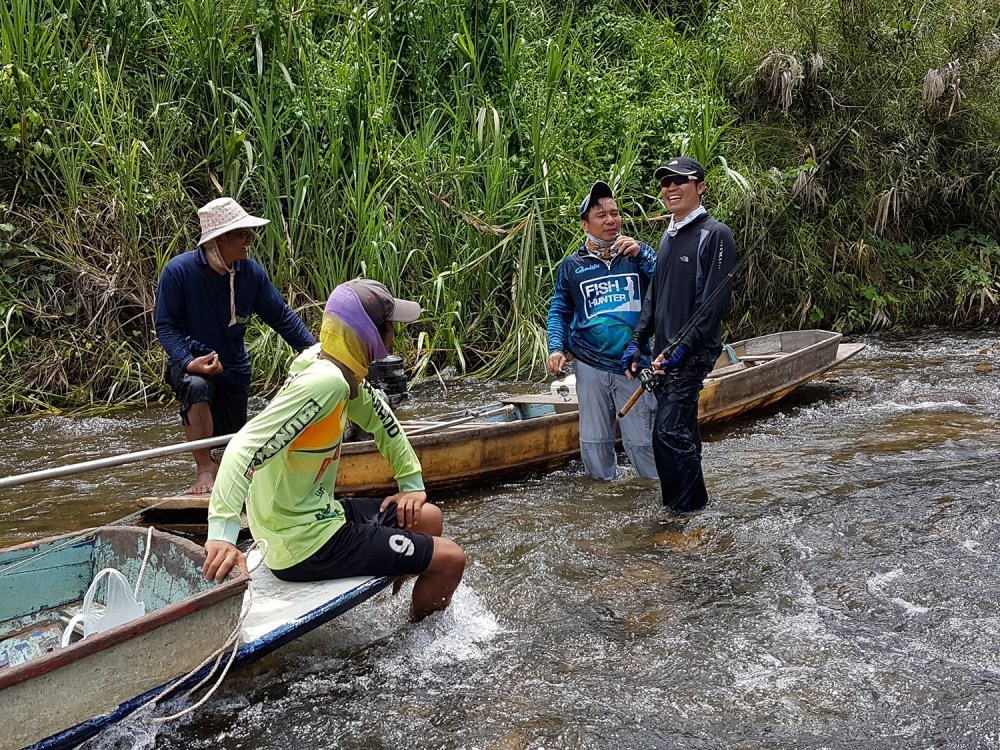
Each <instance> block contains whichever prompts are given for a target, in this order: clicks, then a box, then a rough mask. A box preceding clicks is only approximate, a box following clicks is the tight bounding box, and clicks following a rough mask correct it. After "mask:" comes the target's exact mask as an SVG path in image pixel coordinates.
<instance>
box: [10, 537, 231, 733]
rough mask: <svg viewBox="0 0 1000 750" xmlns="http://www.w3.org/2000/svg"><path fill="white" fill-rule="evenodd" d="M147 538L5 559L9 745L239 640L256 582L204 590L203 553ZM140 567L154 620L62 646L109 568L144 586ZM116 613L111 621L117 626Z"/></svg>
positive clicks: (19, 551)
mask: <svg viewBox="0 0 1000 750" xmlns="http://www.w3.org/2000/svg"><path fill="white" fill-rule="evenodd" d="M148 532H149V530H148V529H142V528H136V527H124V526H120V527H108V528H103V529H99V530H96V531H93V532H89V533H87V532H84V533H77V534H67V535H63V536H56V537H50V538H47V539H43V540H40V541H36V542H31V543H27V544H22V545H18V546H17V547H12V548H9V549H6V550H3V551H2V552H0V716H4V717H5V719H6V720H5V722H4V731H3V732H2V733H0V748H3V749H4V750H6V749H7V748H22V747H24V746H26V745H31V744H32V743H35V742H38V741H41V740H44V739H45V738H47V737H50V736H51V735H54V734H58V733H59V732H62V731H63V730H66V729H68V728H70V727H73V726H76V725H78V724H80V723H81V722H86V721H89V720H91V719H92V718H93V717H95V716H99V715H101V714H104V713H107V712H108V711H111V710H113V709H115V708H116V707H117V706H118V705H119V704H121V703H122V702H124V701H126V700H128V699H130V698H132V697H133V696H135V695H137V694H141V693H144V692H145V691H147V690H149V689H150V688H153V687H155V686H158V685H162V684H163V683H165V682H167V681H169V680H172V679H174V678H176V677H178V676H180V675H183V674H185V673H187V672H189V671H191V670H193V669H195V668H197V667H198V666H199V665H200V664H201V663H202V661H204V660H205V659H206V658H207V657H208V656H209V655H211V654H212V653H213V652H214V651H215V650H216V649H218V648H219V647H220V646H222V644H223V643H224V642H225V639H226V637H227V635H229V634H230V633H232V632H233V630H234V628H235V627H236V624H237V623H238V622H239V619H240V612H241V609H242V606H243V593H244V591H245V590H246V588H247V585H248V583H249V578H248V577H247V576H246V575H245V574H239V573H233V574H231V575H230V576H229V578H228V579H227V580H226V581H224V582H223V583H221V584H218V585H216V584H214V583H211V584H210V583H206V582H205V581H204V580H203V578H202V575H201V566H202V562H203V560H204V553H203V550H202V548H201V547H200V546H198V545H196V544H195V543H194V542H191V541H188V540H186V539H182V538H180V537H175V536H172V535H170V534H165V533H163V532H160V531H154V532H153V533H152V535H151V537H149V536H148ZM150 539H151V541H150V543H149V552H150V553H151V554H150V555H148V563H146V565H145V566H144V565H143V560H144V559H145V558H146V557H147V555H146V551H147V546H146V545H147V540H150ZM143 567H145V570H144V572H143V575H142V579H141V585H140V587H139V590H138V595H137V597H136V598H137V599H138V600H140V601H141V602H143V603H144V608H145V614H140V616H138V617H136V618H135V619H131V620H129V621H127V622H123V623H122V624H119V625H117V626H114V627H110V628H109V629H106V630H103V631H101V632H94V633H92V634H90V635H87V636H86V637H84V638H82V639H81V640H75V642H70V643H69V645H66V646H62V645H61V643H62V639H63V635H64V632H65V629H66V627H67V620H68V619H70V617H71V615H73V614H76V613H77V612H78V611H79V609H80V607H81V603H82V602H83V601H84V600H85V599H86V597H87V594H88V589H89V588H90V586H91V583H92V582H93V581H94V579H95V576H97V574H98V573H99V572H100V571H103V570H104V569H105V568H111V569H114V570H117V571H120V573H121V574H123V575H124V576H125V579H126V580H128V581H136V580H138V578H139V574H140V569H142V568H143ZM103 585H105V586H107V588H108V590H109V591H110V589H111V584H110V583H108V584H103ZM109 596H110V595H109ZM112 609H113V607H112V606H111V604H110V603H109V605H108V607H107V608H106V610H105V612H104V617H108V618H113V617H114V616H115V612H113V611H112ZM132 614H135V613H134V612H133V613H132ZM96 622H97V624H98V626H99V624H100V620H96ZM71 633H72V631H71Z"/></svg>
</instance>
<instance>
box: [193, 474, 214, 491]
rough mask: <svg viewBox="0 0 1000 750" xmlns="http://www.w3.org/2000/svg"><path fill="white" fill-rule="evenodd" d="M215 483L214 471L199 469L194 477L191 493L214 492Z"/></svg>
mask: <svg viewBox="0 0 1000 750" xmlns="http://www.w3.org/2000/svg"><path fill="white" fill-rule="evenodd" d="M214 484H215V473H214V472H212V471H208V470H206V471H199V472H198V476H196V477H195V479H194V484H193V485H191V489H189V490H188V494H189V495H208V494H210V493H211V492H212V486H213V485H214Z"/></svg>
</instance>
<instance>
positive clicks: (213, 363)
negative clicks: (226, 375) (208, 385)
mask: <svg viewBox="0 0 1000 750" xmlns="http://www.w3.org/2000/svg"><path fill="white" fill-rule="evenodd" d="M187 371H188V372H189V373H191V374H192V375H221V374H222V362H220V361H219V355H218V354H216V353H215V352H212V353H211V354H205V355H203V356H201V357H195V358H194V359H192V360H191V361H190V362H188V366H187Z"/></svg>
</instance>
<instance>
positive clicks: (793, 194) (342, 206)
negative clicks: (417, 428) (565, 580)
mask: <svg viewBox="0 0 1000 750" xmlns="http://www.w3.org/2000/svg"><path fill="white" fill-rule="evenodd" d="M998 89H1000V26H998V14H997V9H996V6H995V5H991V4H989V3H982V2H980V1H979V0H948V1H947V2H945V0H928V1H927V2H917V1H916V0H914V1H911V0H839V2H834V1H833V0H784V1H783V2H779V1H778V0H693V1H690V0H689V1H688V2H679V0H664V2H660V3H648V4H647V3H646V0H598V2H595V3H584V4H581V5H580V6H577V5H575V4H573V3H572V2H562V0H540V1H538V2H525V0H434V1H433V2H430V1H429V0H407V1H406V2H398V1H397V0H390V1H389V2H386V3H384V4H374V3H363V4H359V5H350V4H342V3H339V2H336V1H335V0H87V2H83V1H82V0H12V2H11V1H10V0H8V2H5V3H0V367H2V368H3V372H4V378H3V380H2V386H0V395H2V396H3V409H2V410H0V411H17V410H30V409H43V408H51V407H53V406H57V407H58V406H67V405H80V404H87V403H102V402H120V401H123V400H134V399H149V398H158V397H160V394H161V393H162V390H161V389H162V385H161V368H162V362H163V356H162V352H161V351H160V349H159V347H158V345H157V342H156V340H155V336H154V334H153V330H152V319H151V309H152V305H153V296H154V293H155V285H156V279H157V276H158V272H159V269H160V268H161V267H162V266H163V264H164V263H165V262H166V260H167V259H168V258H169V257H171V256H172V255H173V254H175V253H178V252H182V251H184V250H186V249H189V248H190V247H192V245H193V242H194V241H195V240H196V238H197V235H198V227H197V219H196V213H195V211H196V209H197V207H198V206H199V205H201V204H203V203H204V202H206V201H207V200H209V199H211V198H214V197H217V196H219V195H223V194H225V195H232V196H234V197H236V198H237V199H238V200H240V201H241V202H242V203H243V204H244V205H245V206H247V207H248V208H249V209H250V210H252V211H255V212H258V213H262V214H263V215H265V216H267V217H269V218H271V219H272V222H271V224H270V225H269V226H268V227H267V229H266V232H264V233H263V235H262V237H261V238H260V239H259V240H258V242H257V244H256V245H255V247H254V249H253V250H252V252H253V254H254V256H255V257H257V258H258V259H259V260H260V261H261V262H262V263H263V265H264V266H265V268H267V269H268V270H269V272H270V273H271V275H272V278H273V279H274V280H275V281H276V283H277V284H278V286H279V288H281V289H282V291H283V292H284V293H285V294H286V295H287V298H288V300H289V301H290V303H291V304H292V305H293V307H296V308H297V309H299V310H300V311H301V312H302V314H303V316H304V318H305V319H306V322H307V324H309V325H311V326H312V327H314V328H315V326H316V323H317V320H318V310H319V308H318V307H317V302H322V301H324V300H325V298H326V296H327V295H328V293H329V291H330V289H331V288H332V287H333V286H334V285H335V284H336V283H338V282H340V281H342V280H344V279H347V278H349V277H352V276H355V275H358V274H365V275H369V276H372V277H375V278H379V279H382V280H385V281H387V282H388V283H389V284H390V286H391V287H393V288H394V289H396V290H398V291H399V292H400V293H405V294H408V295H410V296H414V297H419V298H421V299H422V301H423V303H424V306H425V307H426V308H427V310H428V314H427V316H426V317H425V319H424V320H423V321H422V322H421V323H420V324H417V325H413V326H410V327H409V329H410V330H409V331H406V332H404V333H403V335H401V336H400V338H399V339H397V341H398V342H399V343H398V344H397V347H398V348H400V349H403V350H405V351H404V352H403V353H405V354H406V356H407V359H408V363H409V364H410V365H411V366H413V367H414V368H415V370H416V372H417V374H423V375H432V374H433V373H434V371H435V370H436V369H437V368H440V367H443V366H445V365H452V366H457V367H458V368H459V369H460V370H462V371H471V370H476V371H478V372H480V373H487V374H505V375H512V374H515V373H516V374H518V375H520V376H522V377H532V376H535V377H537V376H539V375H540V373H541V367H542V362H543V360H544V353H545V311H546V308H547V304H548V297H549V295H550V293H551V289H552V282H553V271H554V268H555V266H556V264H557V263H558V261H559V260H560V258H561V257H562V256H563V255H564V254H565V253H566V251H567V250H568V249H570V248H571V247H572V246H573V245H574V244H575V243H576V242H577V240H578V237H579V232H578V222H577V221H576V219H575V216H574V211H573V206H575V205H576V204H577V203H578V202H579V200H580V198H581V197H582V195H583V194H584V192H585V189H586V187H587V186H589V184H590V183H591V182H592V181H593V180H594V179H596V178H604V179H607V180H609V181H610V182H611V183H612V184H613V185H614V186H615V188H616V192H617V195H618V197H619V203H620V205H621V206H622V208H623V209H624V210H625V211H626V212H627V213H628V215H629V216H630V219H629V222H628V226H627V230H628V231H629V232H630V233H633V234H635V235H636V236H639V237H641V238H643V239H645V240H646V241H648V242H650V243H651V244H655V243H656V241H657V238H658V236H659V234H660V233H661V231H662V227H663V225H662V224H658V223H656V222H657V219H658V218H659V217H660V214H661V208H660V206H659V204H658V203H657V201H656V199H655V193H656V190H655V187H654V185H653V184H652V180H651V172H652V169H653V168H654V167H655V166H656V165H657V164H658V163H660V162H662V161H663V160H664V159H665V158H667V157H668V156H670V155H673V154H675V153H678V152H686V153H689V154H692V155H694V156H696V157H697V158H698V159H700V160H701V161H702V162H703V163H704V164H705V165H706V166H707V167H709V170H710V171H709V183H710V188H709V195H708V201H707V202H708V203H709V205H710V208H711V209H712V211H713V212H714V213H715V214H716V215H718V216H719V217H720V218H722V219H724V220H725V221H727V222H728V223H729V224H730V225H731V226H732V227H733V229H734V231H735V234H736V236H737V238H738V241H739V249H740V252H741V255H742V257H743V259H744V262H743V264H742V265H741V267H740V273H739V279H738V283H737V286H738V289H739V292H738V297H739V298H738V305H737V310H736V311H735V313H734V315H733V316H732V319H731V321H730V327H731V332H732V333H733V335H739V334H750V333H756V332H762V331H765V330H773V329H777V328H787V327H799V326H813V325H815V326H823V327H830V328H837V329H840V330H844V331H860V330H866V329H872V328H878V327H884V326H889V325H892V326H909V325H920V324H926V323H933V322H947V323H954V324H973V323H981V322H986V321H989V320H992V319H993V318H994V317H995V315H996V312H997V304H996V303H997V297H996V295H997V294H998V286H997V284H998V278H1000V275H998V271H997V269H996V265H997V263H998V262H1000V247H998V244H997V241H996V234H995V233H996V225H995V217H996V216H997V207H998V206H997V203H998V200H1000V193H998V191H997V183H998V181H1000V97H998V96H997V91H998ZM991 232H992V233H993V235H992V236H991ZM407 337H409V338H407ZM251 344H252V348H253V350H254V352H253V356H254V357H255V363H256V366H257V368H258V370H259V371H258V373H257V382H258V383H259V384H261V386H262V387H263V388H264V389H267V388H271V387H273V386H274V385H275V384H276V383H277V382H279V381H280V378H281V374H282V372H283V369H284V366H285V357H286V356H287V352H286V349H285V348H284V345H283V343H282V342H280V340H276V338H275V337H274V335H273V334H272V333H270V332H269V331H268V330H266V329H255V330H254V331H253V335H252V337H251Z"/></svg>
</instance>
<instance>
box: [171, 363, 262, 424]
mask: <svg viewBox="0 0 1000 750" xmlns="http://www.w3.org/2000/svg"><path fill="white" fill-rule="evenodd" d="M165 376H166V379H167V382H168V383H169V384H170V387H171V388H173V389H174V393H176V394H177V400H178V401H180V402H181V421H183V422H184V424H190V421H189V420H188V417H187V413H188V410H189V409H190V408H191V407H192V406H193V405H194V404H197V403H199V402H201V401H207V402H208V407H209V409H211V410H212V437H218V436H219V435H230V434H232V433H234V432H237V431H238V430H239V429H240V428H241V427H242V426H243V425H245V424H246V423H247V401H248V400H249V397H250V394H249V393H248V392H247V391H245V390H243V389H242V388H239V387H238V386H234V385H233V384H232V383H229V382H226V381H224V380H222V379H221V378H219V377H214V376H211V375H192V374H191V373H190V372H186V371H184V370H181V367H180V365H170V367H168V368H167V371H166V373H165Z"/></svg>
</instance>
